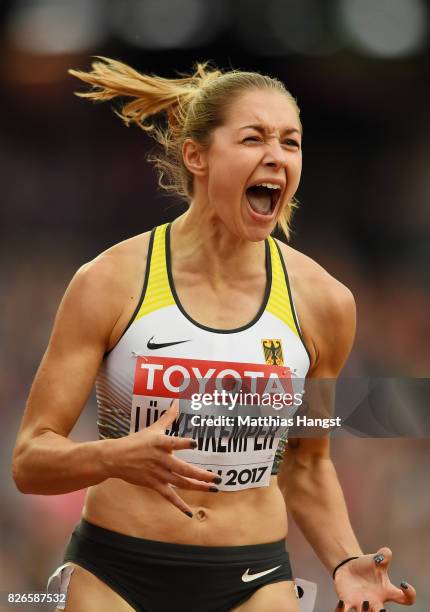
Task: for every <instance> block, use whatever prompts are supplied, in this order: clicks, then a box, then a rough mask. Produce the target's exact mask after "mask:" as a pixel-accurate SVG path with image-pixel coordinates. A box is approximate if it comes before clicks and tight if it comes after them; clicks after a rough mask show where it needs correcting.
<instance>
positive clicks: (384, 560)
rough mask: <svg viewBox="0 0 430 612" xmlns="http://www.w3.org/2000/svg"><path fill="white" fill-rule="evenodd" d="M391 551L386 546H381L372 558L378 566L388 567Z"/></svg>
mask: <svg viewBox="0 0 430 612" xmlns="http://www.w3.org/2000/svg"><path fill="white" fill-rule="evenodd" d="M392 556H393V553H392V552H391V550H390V549H389V548H388V547H387V546H383V547H382V548H380V549H379V550H378V552H377V553H376V555H374V557H373V560H374V562H375V564H376V565H377V566H378V567H384V568H385V569H387V568H388V566H389V564H390V561H391V558H392Z"/></svg>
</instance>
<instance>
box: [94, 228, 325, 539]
mask: <svg viewBox="0 0 430 612" xmlns="http://www.w3.org/2000/svg"><path fill="white" fill-rule="evenodd" d="M149 238H150V234H149V233H146V234H142V235H139V236H136V237H134V238H132V239H130V240H128V241H126V242H124V243H121V244H119V245H116V246H115V247H113V248H112V249H111V253H110V255H111V256H115V257H119V258H122V259H123V260H124V262H126V266H125V268H124V269H126V270H127V276H126V282H125V287H126V290H125V292H124V293H125V295H124V309H123V311H122V313H121V316H120V317H119V319H118V321H117V323H116V325H115V327H114V329H113V330H112V334H111V337H110V342H109V346H108V350H110V349H112V348H113V347H115V346H116V345H117V343H118V342H119V341H120V339H121V338H122V336H123V333H124V330H125V329H127V327H128V325H129V322H130V319H131V318H132V316H133V314H134V312H135V309H136V304H137V302H138V300H139V297H140V294H141V291H142V279H143V278H144V275H145V268H146V260H145V254H146V253H147V251H148V244H149ZM280 246H281V252H282V255H283V257H284V259H285V260H287V261H288V273H289V278H290V283H291V285H292V292H293V295H294V299H295V303H296V307H297V310H298V312H299V313H300V324H301V328H302V332H303V336H304V340H305V343H306V346H307V347H308V348H309V351H310V358H311V360H313V359H314V357H315V355H314V348H313V346H314V343H313V341H312V337H311V336H312V334H311V331H310V329H311V328H312V321H311V317H312V315H311V313H307V311H306V304H305V302H306V299H305V296H306V293H305V291H306V288H305V287H306V285H304V286H301V284H300V281H299V280H298V279H300V278H303V276H305V277H306V274H307V272H309V270H310V269H311V270H312V271H313V272H315V270H313V268H312V265H311V264H310V263H309V262H310V260H308V258H306V257H305V256H303V255H301V254H300V253H297V252H296V251H294V250H293V249H291V248H290V247H287V246H286V245H280ZM312 264H313V262H312ZM172 274H173V277H174V284H175V288H176V292H177V295H178V296H179V299H180V301H181V303H182V305H183V307H184V308H185V309H186V311H187V313H188V314H189V315H190V316H191V317H192V318H193V319H194V320H195V321H198V322H199V323H201V324H202V325H205V326H207V327H214V328H224V329H236V328H240V327H241V326H243V325H246V324H247V323H249V321H251V320H252V319H253V318H254V317H255V315H256V313H257V312H258V311H259V309H260V306H261V303H262V300H263V296H264V293H265V288H266V274H265V270H264V268H263V267H262V268H261V271H260V272H259V273H256V274H255V275H254V276H253V277H252V278H249V279H244V282H243V283H241V284H238V283H237V282H236V283H235V284H234V286H231V287H228V286H226V287H223V288H222V290H221V291H220V290H218V289H217V290H214V288H213V287H211V286H210V285H209V284H208V283H207V282H205V277H204V274H199V273H198V272H197V271H196V272H195V273H192V274H190V273H189V272H187V273H186V272H184V271H182V270H181V269H180V267H178V268H176V267H175V258H174V257H173V265H172ZM303 313H304V315H305V316H303ZM178 492H179V494H180V495H181V496H182V498H183V499H184V500H185V501H186V502H187V503H188V504H189V505H190V507H191V508H192V510H193V512H194V518H193V519H192V520H190V519H189V518H188V517H185V516H184V515H182V513H180V512H179V511H178V509H177V508H175V507H174V506H173V505H171V504H169V503H168V502H166V501H165V500H164V499H163V498H162V497H161V496H160V495H159V494H158V493H156V492H154V491H152V490H150V489H148V488H145V487H137V486H135V485H131V484H129V483H127V482H125V481H123V480H119V479H108V480H106V481H104V482H103V483H101V484H99V485H97V486H94V487H90V488H89V489H88V491H87V496H86V500H85V505H84V510H83V516H84V518H86V519H87V520H88V521H90V522H92V523H94V524H96V525H100V526H102V527H105V528H107V529H111V530H114V531H118V532H121V533H125V534H128V535H132V536H135V537H142V538H147V539H152V540H159V541H169V542H176V543H184V544H197V545H208V546H211V545H213V546H230V545H231V546H238V545H244V544H258V543H264V542H271V541H276V540H279V539H282V538H284V537H285V536H286V534H287V516H286V509H285V503H284V500H283V497H282V494H281V492H280V490H279V488H278V486H277V477H276V476H271V477H270V484H269V486H267V487H261V488H250V489H246V490H242V491H227V492H224V491H221V492H219V493H216V494H214V493H200V492H194V491H186V490H179V491H178ZM262 519H263V520H262Z"/></svg>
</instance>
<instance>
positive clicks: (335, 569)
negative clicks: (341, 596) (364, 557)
mask: <svg viewBox="0 0 430 612" xmlns="http://www.w3.org/2000/svg"><path fill="white" fill-rule="evenodd" d="M354 559H358V557H348V559H344V560H343V561H341V562H340V563H339V565H336V567H335V568H334V570H333V574H332V576H333V580H334V577H335V575H336V572H337V570H338V569H339V568H340V567H342V565H345V563H348V561H353V560H354Z"/></svg>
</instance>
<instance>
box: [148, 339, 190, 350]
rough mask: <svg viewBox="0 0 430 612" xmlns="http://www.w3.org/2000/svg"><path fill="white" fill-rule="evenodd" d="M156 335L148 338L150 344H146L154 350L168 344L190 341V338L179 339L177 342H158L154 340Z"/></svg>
mask: <svg viewBox="0 0 430 612" xmlns="http://www.w3.org/2000/svg"><path fill="white" fill-rule="evenodd" d="M153 339H154V336H152V338H150V339H149V340H148V344H147V345H146V346H147V348H149V350H150V351H154V350H155V349H160V348H165V347H166V346H174V345H175V344H183V343H184V342H189V340H179V341H177V342H162V343H161V344H158V343H156V342H152V340H153Z"/></svg>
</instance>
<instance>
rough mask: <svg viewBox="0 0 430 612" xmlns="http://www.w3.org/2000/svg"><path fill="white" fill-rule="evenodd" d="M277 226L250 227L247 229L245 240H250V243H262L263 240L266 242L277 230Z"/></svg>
mask: <svg viewBox="0 0 430 612" xmlns="http://www.w3.org/2000/svg"><path fill="white" fill-rule="evenodd" d="M275 226H276V224H275V225H273V224H270V225H267V226H266V227H264V226H255V225H249V226H248V227H246V228H245V232H244V233H245V236H244V238H245V239H246V240H249V242H261V241H262V240H266V238H268V237H269V236H270V234H271V233H272V232H273V230H274V229H275Z"/></svg>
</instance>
